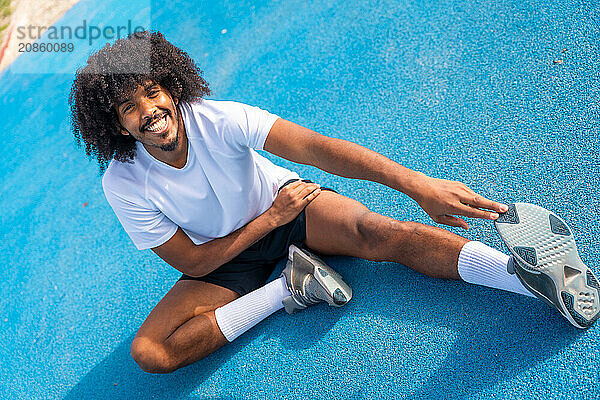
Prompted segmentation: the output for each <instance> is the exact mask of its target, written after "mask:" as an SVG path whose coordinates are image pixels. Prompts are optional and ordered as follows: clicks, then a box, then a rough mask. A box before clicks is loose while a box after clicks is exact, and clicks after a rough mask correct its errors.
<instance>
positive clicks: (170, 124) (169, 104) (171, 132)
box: [115, 81, 180, 151]
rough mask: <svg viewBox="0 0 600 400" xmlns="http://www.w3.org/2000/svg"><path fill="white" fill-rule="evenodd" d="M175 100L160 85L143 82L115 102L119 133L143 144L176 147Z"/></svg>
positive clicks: (176, 119)
mask: <svg viewBox="0 0 600 400" xmlns="http://www.w3.org/2000/svg"><path fill="white" fill-rule="evenodd" d="M177 103H178V100H177V99H173V98H172V97H171V95H170V93H169V92H168V91H166V90H165V89H163V88H162V87H161V86H160V85H159V84H157V83H155V82H152V81H148V82H145V83H144V85H143V86H138V87H137V89H136V91H135V92H134V93H133V95H132V96H131V97H128V98H125V99H121V100H120V101H119V102H118V103H117V104H116V105H115V107H116V110H117V115H118V116H119V121H120V122H121V125H122V128H121V134H123V135H131V136H133V137H134V138H135V139H136V140H138V141H139V142H141V143H142V144H144V145H145V146H146V147H154V148H158V149H160V150H162V151H173V150H175V149H176V148H177V145H178V144H179V137H180V132H179V112H178V110H177Z"/></svg>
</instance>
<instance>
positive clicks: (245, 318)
mask: <svg viewBox="0 0 600 400" xmlns="http://www.w3.org/2000/svg"><path fill="white" fill-rule="evenodd" d="M289 295H290V292H289V291H288V290H287V288H286V287H285V278H284V277H283V276H282V277H280V278H277V279H275V280H274V281H272V282H269V283H267V284H266V285H265V286H263V287H261V288H258V289H256V290H255V291H253V292H250V293H248V294H246V295H244V296H242V297H240V298H238V299H235V300H234V301H232V302H231V303H228V304H225V305H224V306H223V307H219V308H217V309H216V310H215V317H216V319H217V325H218V326H219V329H221V332H223V335H224V336H225V338H226V339H227V340H228V341H230V342H232V341H233V340H234V339H235V338H237V337H238V336H240V335H241V334H242V333H244V332H246V331H247V330H248V329H250V328H252V327H253V326H254V325H256V324H258V323H259V322H260V321H262V320H263V319H265V318H267V317H268V316H269V315H271V314H273V313H274V312H275V311H277V310H279V309H281V308H283V303H282V300H283V299H284V298H286V297H287V296H289Z"/></svg>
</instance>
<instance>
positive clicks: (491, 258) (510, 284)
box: [458, 241, 535, 297]
mask: <svg viewBox="0 0 600 400" xmlns="http://www.w3.org/2000/svg"><path fill="white" fill-rule="evenodd" d="M509 259H510V256H507V255H506V254H503V253H501V252H499V251H498V250H496V249H492V248H491V247H489V246H486V245H485V244H483V243H481V242H475V241H472V242H468V243H467V244H465V245H464V246H463V248H462V250H461V251H460V255H459V257H458V274H459V275H460V277H461V278H462V280H463V281H465V282H468V283H474V284H476V285H483V286H487V287H492V288H495V289H502V290H507V291H509V292H514V293H520V294H524V295H527V296H531V297H535V296H534V295H533V294H532V293H531V292H530V291H529V290H527V289H525V287H524V286H523V284H522V283H521V281H519V278H517V275H511V274H510V273H508V270H507V269H506V268H507V266H508V260H509Z"/></svg>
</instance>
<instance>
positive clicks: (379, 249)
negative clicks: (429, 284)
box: [305, 192, 468, 279]
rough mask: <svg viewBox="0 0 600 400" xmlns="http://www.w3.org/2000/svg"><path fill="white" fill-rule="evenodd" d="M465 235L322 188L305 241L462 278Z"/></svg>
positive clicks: (309, 210)
mask: <svg viewBox="0 0 600 400" xmlns="http://www.w3.org/2000/svg"><path fill="white" fill-rule="evenodd" d="M467 242H468V240H467V239H465V238H463V237H461V236H458V235H456V234H454V233H452V232H449V231H446V230H444V229H441V228H437V227H433V226H428V225H423V224H419V223H416V222H404V221H397V220H395V219H393V218H390V217H386V216H383V215H380V214H377V213H374V212H371V211H370V210H369V209H368V208H367V207H365V206H364V205H363V204H361V203H359V202H358V201H355V200H353V199H350V198H348V197H345V196H342V195H339V194H337V193H333V192H322V193H321V194H320V195H319V196H318V197H317V198H316V199H315V200H313V201H312V202H311V203H310V204H309V205H308V206H307V207H306V241H305V243H306V245H307V246H308V247H309V248H311V249H313V250H315V251H317V252H319V253H322V254H331V255H348V256H353V257H360V258H364V259H367V260H372V261H394V262H398V263H401V264H403V265H406V266H408V267H410V268H412V269H414V270H415V271H418V272H421V273H423V274H426V275H429V276H432V277H436V278H448V279H459V278H460V276H459V275H458V269H457V265H458V257H459V254H460V251H461V249H462V247H463V246H464V245H465V244H466V243H467Z"/></svg>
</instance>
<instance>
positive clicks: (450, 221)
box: [435, 215, 469, 229]
mask: <svg viewBox="0 0 600 400" xmlns="http://www.w3.org/2000/svg"><path fill="white" fill-rule="evenodd" d="M435 222H437V223H438V224H444V225H449V226H456V227H458V228H464V229H469V224H467V223H466V222H465V221H464V220H462V219H460V218H456V217H453V216H451V215H440V216H438V217H437V219H436V221H435Z"/></svg>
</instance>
